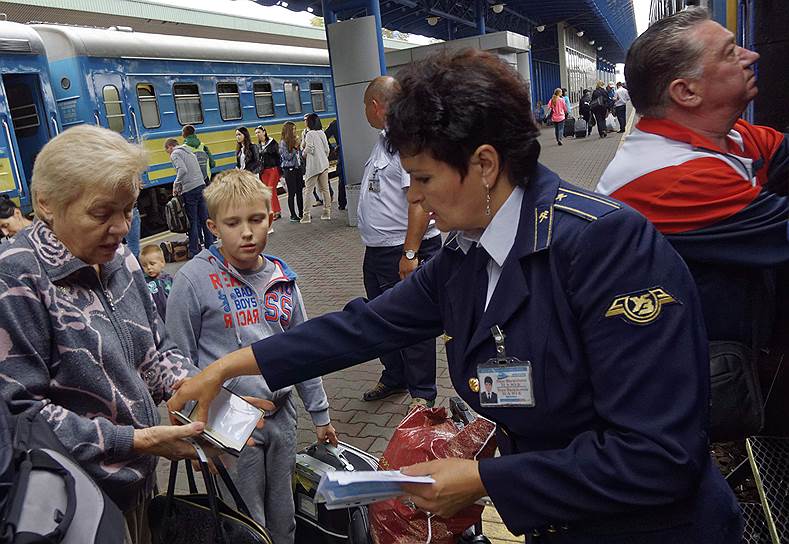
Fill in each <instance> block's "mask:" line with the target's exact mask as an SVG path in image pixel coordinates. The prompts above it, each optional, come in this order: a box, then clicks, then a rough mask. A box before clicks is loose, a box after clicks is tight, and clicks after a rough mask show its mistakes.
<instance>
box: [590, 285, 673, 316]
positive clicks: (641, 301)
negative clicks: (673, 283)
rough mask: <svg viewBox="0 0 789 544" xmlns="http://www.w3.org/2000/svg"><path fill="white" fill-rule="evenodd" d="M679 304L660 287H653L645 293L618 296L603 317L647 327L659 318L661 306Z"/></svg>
mask: <svg viewBox="0 0 789 544" xmlns="http://www.w3.org/2000/svg"><path fill="white" fill-rule="evenodd" d="M679 303H680V302H679V301H678V300H677V299H676V298H674V297H673V296H671V295H670V294H669V293H668V292H667V291H666V290H665V289H663V288H662V287H653V288H652V289H647V290H645V291H638V292H635V293H629V294H626V295H618V296H617V297H616V298H614V301H613V302H612V303H611V306H610V307H609V308H608V311H607V312H606V313H605V316H606V317H616V316H620V317H621V318H622V319H623V320H625V321H627V322H628V323H632V324H634V325H649V324H650V323H652V322H653V321H655V320H656V319H657V318H658V317H659V316H660V312H661V310H662V309H663V305H665V304H679Z"/></svg>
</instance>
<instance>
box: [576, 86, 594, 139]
mask: <svg viewBox="0 0 789 544" xmlns="http://www.w3.org/2000/svg"><path fill="white" fill-rule="evenodd" d="M591 102H592V94H591V93H590V92H589V89H584V92H583V95H581V100H580V101H579V102H578V115H580V116H581V118H582V119H583V120H584V122H585V123H586V135H587V136H588V135H590V134H591V133H592V127H593V126H594V119H593V116H592V107H591ZM576 130H577V129H576Z"/></svg>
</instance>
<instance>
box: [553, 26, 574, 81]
mask: <svg viewBox="0 0 789 544" xmlns="http://www.w3.org/2000/svg"><path fill="white" fill-rule="evenodd" d="M566 29H567V23H565V22H563V21H562V22H559V23H557V25H556V42H557V43H558V44H559V86H560V87H562V88H564V89H569V88H570V87H569V85H568V83H569V78H568V77H567V42H566V40H565V38H566ZM551 91H552V92H553V90H551Z"/></svg>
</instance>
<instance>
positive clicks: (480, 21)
mask: <svg viewBox="0 0 789 544" xmlns="http://www.w3.org/2000/svg"><path fill="white" fill-rule="evenodd" d="M487 4H488V3H487V2H486V0H476V1H475V3H474V10H475V13H476V16H477V34H479V35H482V34H485V16H486V15H487V14H486V13H485V8H486V7H487Z"/></svg>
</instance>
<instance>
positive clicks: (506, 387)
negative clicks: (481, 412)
mask: <svg viewBox="0 0 789 544" xmlns="http://www.w3.org/2000/svg"><path fill="white" fill-rule="evenodd" d="M490 331H491V333H492V334H493V341H494V342H495V343H496V356H495V357H493V358H491V359H488V360H487V361H485V362H484V363H482V364H480V365H479V366H477V379H478V380H479V404H480V406H482V407H488V408H492V407H499V406H500V407H512V406H517V407H532V406H534V387H533V384H532V373H531V362H529V361H521V360H520V359H518V358H517V357H508V356H507V351H506V349H505V347H504V338H505V336H504V331H502V330H501V328H500V327H499V326H498V325H494V326H493V327H491V329H490Z"/></svg>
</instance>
